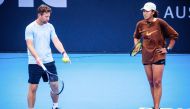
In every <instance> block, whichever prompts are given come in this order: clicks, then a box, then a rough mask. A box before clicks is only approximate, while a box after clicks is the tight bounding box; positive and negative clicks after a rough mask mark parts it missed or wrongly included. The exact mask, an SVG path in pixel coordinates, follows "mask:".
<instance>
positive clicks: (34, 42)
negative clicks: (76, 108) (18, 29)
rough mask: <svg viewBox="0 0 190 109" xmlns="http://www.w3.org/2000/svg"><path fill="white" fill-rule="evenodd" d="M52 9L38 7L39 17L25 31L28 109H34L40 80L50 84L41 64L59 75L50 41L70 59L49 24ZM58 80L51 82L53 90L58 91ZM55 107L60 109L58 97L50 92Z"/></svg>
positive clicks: (54, 108) (43, 6)
mask: <svg viewBox="0 0 190 109" xmlns="http://www.w3.org/2000/svg"><path fill="white" fill-rule="evenodd" d="M51 12H52V11H51V8H50V7H48V6H47V5H43V4H42V5H41V6H39V7H38V17H37V19H36V20H35V21H33V22H32V23H30V24H29V25H28V26H27V27H26V30H25V40H26V44H27V48H28V71H29V79H28V83H29V90H28V97H27V100H28V109H34V104H35V99H36V91H37V88H38V84H39V81H40V78H41V77H42V78H43V80H44V82H48V79H47V75H46V73H45V72H44V71H43V69H42V68H41V66H40V65H41V64H42V63H43V64H45V66H46V68H47V69H48V70H49V71H50V72H51V73H54V74H57V71H56V66H55V62H54V59H53V57H52V52H51V48H50V41H52V42H53V44H54V46H55V47H56V49H57V50H58V51H59V52H60V53H61V54H62V55H63V57H64V58H69V57H68V55H67V53H66V51H65V49H64V47H63V45H62V43H61V42H60V40H59V38H58V37H57V35H56V32H55V29H54V26H53V25H52V24H50V23H48V21H49V19H50V15H51ZM57 84H58V83H57V78H54V79H53V80H51V81H50V87H51V88H52V90H58V89H57V87H56V86H57ZM50 95H51V98H52V101H53V107H52V109H59V108H58V98H59V96H58V95H55V94H53V93H51V92H50Z"/></svg>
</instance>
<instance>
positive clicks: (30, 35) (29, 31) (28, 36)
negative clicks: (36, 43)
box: [25, 26, 33, 40]
mask: <svg viewBox="0 0 190 109" xmlns="http://www.w3.org/2000/svg"><path fill="white" fill-rule="evenodd" d="M27 39H31V40H33V32H32V29H31V27H29V26H27V27H26V29H25V40H27Z"/></svg>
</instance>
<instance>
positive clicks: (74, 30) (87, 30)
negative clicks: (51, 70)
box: [0, 0, 190, 53]
mask: <svg viewBox="0 0 190 109" xmlns="http://www.w3.org/2000/svg"><path fill="white" fill-rule="evenodd" d="M146 2H147V0H67V7H66V8H60V7H52V10H53V13H52V15H51V19H50V23H52V24H53V25H54V27H55V29H56V33H57V35H58V37H59V38H60V40H61V41H62V42H63V44H64V47H65V49H66V50H67V51H68V52H70V53H129V51H130V49H131V48H132V47H133V32H134V29H135V26H136V23H137V21H139V20H140V19H142V18H143V17H142V12H141V11H140V8H142V7H143V5H144V4H145V3H146ZM152 2H154V3H155V4H156V5H157V10H158V11H159V17H160V18H162V19H164V20H165V21H167V22H168V23H169V24H170V25H171V26H172V27H173V28H174V29H175V30H176V31H177V32H178V33H179V34H180V37H179V39H178V40H177V43H176V45H175V47H174V49H173V51H172V52H173V53H190V44H189V43H188V42H189V40H190V36H189V33H190V29H189V25H190V1H189V0H152ZM42 3H43V4H45V3H44V2H43V1H42V0H34V7H19V6H18V0H4V2H3V4H1V5H0V52H26V43H25V39H24V37H25V36H24V32H25V27H26V26H27V25H28V24H29V23H31V22H32V21H34V20H35V19H36V17H37V14H36V9H37V7H38V6H39V5H40V4H42ZM168 6H169V7H171V11H170V12H172V14H173V16H174V18H171V16H169V15H168V16H167V17H166V18H164V15H165V13H166V10H167V7H168ZM177 10H178V11H177ZM177 14H179V15H180V16H182V15H183V14H184V15H185V16H184V18H178V17H177ZM52 48H53V52H57V50H55V48H54V47H53V46H52Z"/></svg>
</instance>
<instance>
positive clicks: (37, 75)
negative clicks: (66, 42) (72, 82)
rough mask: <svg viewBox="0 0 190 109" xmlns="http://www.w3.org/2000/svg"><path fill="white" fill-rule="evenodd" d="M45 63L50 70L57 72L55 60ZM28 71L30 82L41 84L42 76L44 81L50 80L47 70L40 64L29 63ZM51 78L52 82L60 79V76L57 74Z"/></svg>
mask: <svg viewBox="0 0 190 109" xmlns="http://www.w3.org/2000/svg"><path fill="white" fill-rule="evenodd" d="M44 65H45V67H46V68H47V70H48V71H50V72H51V73H53V74H57V70H56V67H55V61H53V62H50V63H46V64H44ZM28 73H29V79H28V83H31V84H39V81H40V79H41V77H42V79H43V81H44V82H48V77H47V74H46V72H45V71H44V70H43V69H42V67H41V66H39V65H38V64H29V65H28ZM50 78H51V80H50V81H51V82H53V81H57V80H58V78H57V77H56V76H55V77H50Z"/></svg>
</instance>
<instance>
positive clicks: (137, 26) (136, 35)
mask: <svg viewBox="0 0 190 109" xmlns="http://www.w3.org/2000/svg"><path fill="white" fill-rule="evenodd" d="M139 30H140V23H139V22H138V23H137V24H136V28H135V32H134V35H133V37H134V38H137V39H140V38H141V34H140V32H139Z"/></svg>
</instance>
